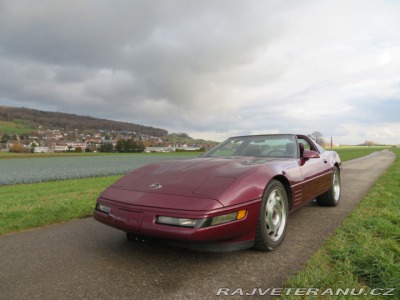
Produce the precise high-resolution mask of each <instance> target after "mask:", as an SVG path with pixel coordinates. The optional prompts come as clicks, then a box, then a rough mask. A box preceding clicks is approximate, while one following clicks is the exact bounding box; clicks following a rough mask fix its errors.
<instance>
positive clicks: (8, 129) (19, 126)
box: [0, 120, 35, 134]
mask: <svg viewBox="0 0 400 300" xmlns="http://www.w3.org/2000/svg"><path fill="white" fill-rule="evenodd" d="M32 131H35V129H33V128H31V127H29V126H28V125H26V124H24V122H23V121H19V120H14V121H13V122H9V121H0V132H3V133H8V134H28V133H31V132H32Z"/></svg>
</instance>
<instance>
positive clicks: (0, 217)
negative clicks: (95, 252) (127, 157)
mask: <svg viewBox="0 0 400 300" xmlns="http://www.w3.org/2000/svg"><path fill="white" fill-rule="evenodd" d="M120 177H121V176H109V177H98V178H88V179H77V180H65V181H55V182H45V183H36V184H20V185H11V186H0V235H1V234H6V233H10V232H16V231H20V230H24V229H28V228H33V227H39V226H44V225H48V224H53V223H59V222H65V221H68V220H72V219H77V218H84V217H87V216H90V215H91V214H92V212H93V208H94V206H95V203H96V199H97V197H98V195H99V194H100V192H101V191H102V190H104V189H105V188H106V187H107V186H109V185H110V184H111V183H113V182H114V181H116V180H117V179H118V178H120Z"/></svg>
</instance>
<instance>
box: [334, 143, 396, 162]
mask: <svg viewBox="0 0 400 300" xmlns="http://www.w3.org/2000/svg"><path fill="white" fill-rule="evenodd" d="M384 149H390V146H371V147H366V146H341V147H334V148H333V150H334V151H336V152H337V153H338V154H339V156H340V159H341V160H342V161H346V160H350V159H354V158H357V157H361V156H365V155H368V154H371V153H373V152H376V151H382V150H384ZM327 150H328V148H327Z"/></svg>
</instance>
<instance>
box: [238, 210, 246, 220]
mask: <svg viewBox="0 0 400 300" xmlns="http://www.w3.org/2000/svg"><path fill="white" fill-rule="evenodd" d="M246 215H247V210H245V209H243V210H239V211H238V213H237V216H236V220H241V219H243V218H244V217H246Z"/></svg>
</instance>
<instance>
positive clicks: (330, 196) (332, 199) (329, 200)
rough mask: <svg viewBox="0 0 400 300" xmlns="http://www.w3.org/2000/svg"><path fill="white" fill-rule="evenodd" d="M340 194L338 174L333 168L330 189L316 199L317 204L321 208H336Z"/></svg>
mask: <svg viewBox="0 0 400 300" xmlns="http://www.w3.org/2000/svg"><path fill="white" fill-rule="evenodd" d="M340 194H341V183H340V172H339V169H338V168H337V167H333V173H332V184H331V188H330V189H329V190H328V191H327V192H325V193H323V194H322V195H320V196H318V197H317V203H318V204H319V205H321V206H336V205H338V204H339V202H340Z"/></svg>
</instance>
